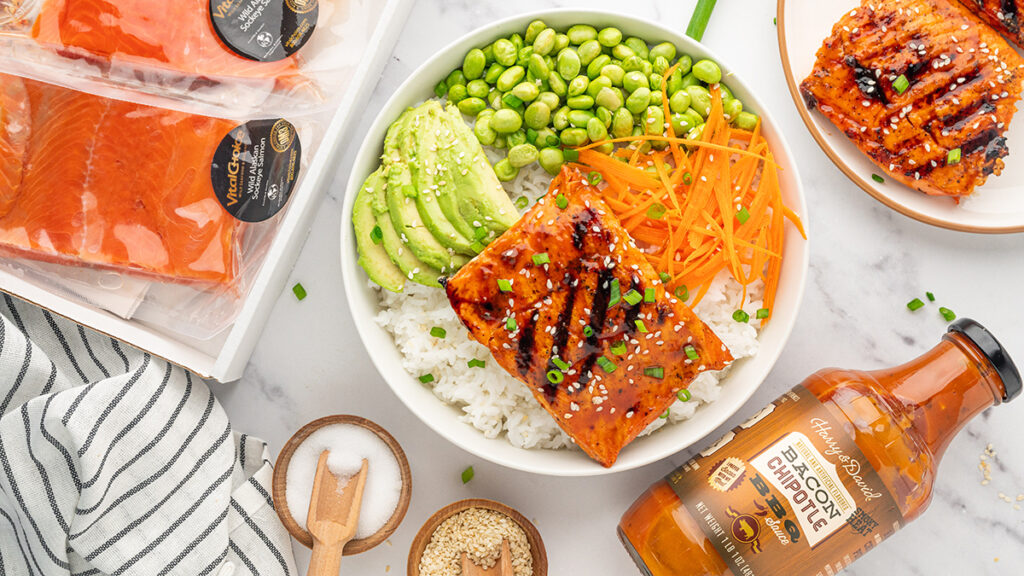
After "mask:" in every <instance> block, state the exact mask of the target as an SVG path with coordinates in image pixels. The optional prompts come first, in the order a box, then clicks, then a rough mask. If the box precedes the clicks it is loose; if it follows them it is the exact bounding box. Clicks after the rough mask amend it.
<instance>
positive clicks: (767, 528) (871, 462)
mask: <svg viewBox="0 0 1024 576" xmlns="http://www.w3.org/2000/svg"><path fill="white" fill-rule="evenodd" d="M1020 393H1021V377H1020V374H1019V372H1018V371H1017V368H1016V367H1015V366H1014V364H1013V362H1012V360H1010V358H1009V355H1008V354H1007V353H1006V350H1005V349H1004V348H1003V347H1002V346H1001V345H1000V344H999V342H998V341H996V339H995V338H994V337H993V336H992V335H991V334H990V333H989V332H988V331H987V330H986V329H985V328H984V327H982V326H981V325H980V324H978V323H977V322H974V321H973V320H969V319H962V320H959V321H957V322H955V323H954V324H953V325H952V326H951V327H950V329H949V332H948V333H947V334H946V335H945V336H944V337H943V339H942V341H941V342H940V343H939V344H938V345H937V346H936V347H935V348H933V349H931V350H930V351H928V352H926V353H925V354H923V355H922V356H920V357H919V358H916V359H914V360H912V361H910V362H908V363H906V364H904V365H902V366H897V367H895V368H892V369H887V370H878V371H872V372H863V371H854V370H837V369H827V370H822V371H820V372H818V373H816V374H814V375H812V376H811V377H810V378H808V379H807V380H805V381H804V382H803V383H801V384H800V385H799V386H797V387H796V388H794V389H793V390H792V391H791V392H789V393H787V394H785V395H783V396H782V397H781V398H780V399H779V400H777V401H776V402H775V403H773V404H771V405H769V406H768V407H766V408H765V409H764V410H762V411H761V412H759V413H758V414H757V415H755V416H754V417H753V418H751V419H750V420H748V421H747V422H746V423H744V424H743V425H741V426H740V427H738V428H736V429H734V430H733V431H732V432H730V433H728V434H727V435H726V436H725V438H723V439H722V440H720V441H719V442H717V443H716V444H715V445H713V446H712V447H710V448H709V449H707V450H705V451H704V452H702V453H700V454H698V455H697V456H696V457H694V458H693V459H692V460H690V461H689V462H687V464H685V465H684V466H682V467H680V468H679V469H677V470H676V471H674V472H673V473H671V474H669V475H668V476H667V477H666V478H665V479H664V480H662V481H660V482H658V483H656V484H654V485H653V486H652V487H651V488H650V489H649V490H648V491H647V492H646V493H644V494H643V495H642V496H641V497H640V498H639V499H638V500H637V501H636V502H635V503H634V504H633V506H632V507H631V508H630V509H629V510H628V511H627V512H626V514H625V515H624V516H623V517H622V520H621V522H620V523H619V536H620V538H621V540H622V542H623V544H624V545H625V547H626V549H627V551H628V552H629V553H630V554H631V555H632V557H633V559H634V560H635V561H636V563H637V565H638V567H639V568H640V570H641V572H642V573H644V574H646V575H647V576H711V575H714V576H720V575H734V576H742V575H751V576H771V575H775V574H778V575H785V576H803V575H807V576H814V575H818V574H828V575H831V574H834V573H836V572H838V571H839V570H841V569H842V568H844V567H846V566H847V565H849V564H850V563H851V562H853V561H855V560H856V559H857V558H859V557H860V556H861V555H863V554H864V553H866V552H868V551H869V550H871V549H872V548H873V547H874V546H876V545H877V544H878V543H880V542H881V541H882V540H883V539H885V538H886V537H888V536H889V535H891V534H892V533H893V532H895V531H896V530H898V529H899V528H900V527H901V526H903V525H904V524H906V523H907V522H909V521H911V520H914V519H915V518H917V517H918V516H920V514H921V513H922V512H923V511H924V510H925V508H927V507H928V504H929V502H930V501H931V497H932V488H933V484H934V480H935V473H936V469H937V467H938V464H939V461H940V460H941V458H942V455H943V453H944V452H945V450H946V447H947V446H948V445H949V443H950V441H951V440H952V439H953V437H954V436H956V434H957V432H959V431H960V429H961V428H963V426H964V425H965V424H966V423H967V422H968V421H969V420H971V419H972V418H973V417H974V416H976V415H978V414H979V413H981V412H982V411H984V410H985V409H986V408H988V407H990V406H993V405H998V404H1000V403H1002V402H1006V401H1009V400H1011V399H1013V398H1015V397H1017V396H1018V395H1020Z"/></svg>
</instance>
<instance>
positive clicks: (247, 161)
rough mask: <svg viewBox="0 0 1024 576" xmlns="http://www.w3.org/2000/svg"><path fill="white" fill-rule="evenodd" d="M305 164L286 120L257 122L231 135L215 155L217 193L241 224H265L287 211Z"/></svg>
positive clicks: (230, 133) (239, 127)
mask: <svg viewBox="0 0 1024 576" xmlns="http://www.w3.org/2000/svg"><path fill="white" fill-rule="evenodd" d="M301 159H302V144H301V143H300V142H299V136H298V133H297V132H296V130H295V126H293V125H292V124H291V123H290V122H288V121H287V120H282V119H277V120H253V121H251V122H247V123H245V124H243V125H241V126H238V127H237V128H235V129H234V130H232V131H231V132H229V133H228V135H227V136H225V137H224V140H222V141H221V143H220V145H219V146H218V147H217V151H216V152H215V153H214V156H213V165H212V168H211V178H212V179H213V189H214V192H216V194H217V199H218V200H219V201H220V203H221V205H223V206H224V209H225V210H227V211H228V213H229V214H231V215H232V216H234V217H235V218H237V219H239V220H241V221H243V222H262V221H264V220H267V219H268V218H271V217H272V216H274V215H275V214H277V213H278V212H280V211H281V209H282V208H284V206H285V204H286V203H287V202H288V197H289V196H291V193H292V189H293V188H295V181H296V179H297V178H298V176H299V162H300V160H301Z"/></svg>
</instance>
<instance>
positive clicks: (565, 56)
mask: <svg viewBox="0 0 1024 576" xmlns="http://www.w3.org/2000/svg"><path fill="white" fill-rule="evenodd" d="M582 66H583V63H582V62H581V61H580V55H579V54H577V53H576V51H575V50H573V49H572V48H565V49H564V50H562V51H561V52H559V53H558V61H557V63H556V68H557V69H558V74H559V76H561V77H562V78H563V79H564V80H565V81H566V82H568V81H570V80H573V79H574V78H576V77H577V76H578V75H579V73H580V68H581V67H582Z"/></svg>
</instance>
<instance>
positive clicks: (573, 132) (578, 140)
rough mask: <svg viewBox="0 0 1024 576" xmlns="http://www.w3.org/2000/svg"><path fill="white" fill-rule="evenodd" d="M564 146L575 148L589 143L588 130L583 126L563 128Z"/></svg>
mask: <svg viewBox="0 0 1024 576" xmlns="http://www.w3.org/2000/svg"><path fill="white" fill-rule="evenodd" d="M561 138H562V146H569V147H570V148H575V147H576V146H583V145H584V144H586V143H587V131H586V130H585V129H583V128H566V129H565V130H562V135H561Z"/></svg>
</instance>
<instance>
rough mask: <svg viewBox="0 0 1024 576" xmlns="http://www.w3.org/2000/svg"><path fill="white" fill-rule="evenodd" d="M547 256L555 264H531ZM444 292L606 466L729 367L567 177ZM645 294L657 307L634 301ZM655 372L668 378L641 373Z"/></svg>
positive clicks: (711, 338) (575, 175)
mask: <svg viewBox="0 0 1024 576" xmlns="http://www.w3.org/2000/svg"><path fill="white" fill-rule="evenodd" d="M559 195H564V196H565V198H566V200H567V202H568V204H567V206H566V207H565V208H564V209H561V208H559V207H558V206H557V204H556V198H557V197H558V196H559ZM542 254H546V255H547V259H549V260H550V262H548V263H540V264H538V261H539V262H543V260H544V258H543V256H540V258H539V260H538V261H535V260H534V257H535V256H538V255H542ZM499 281H502V282H504V281H510V282H511V287H510V289H509V290H508V291H502V289H501V288H500V286H499ZM616 283H617V284H618V287H619V290H618V295H616V290H615V284H616ZM445 286H446V290H447V294H448V298H449V300H450V302H451V304H452V306H453V308H454V309H455V312H456V313H457V314H458V316H459V318H460V319H461V320H462V322H463V323H464V324H465V325H466V327H467V328H468V329H469V332H470V334H471V335H472V336H473V338H474V339H476V340H477V341H479V342H481V343H482V344H484V345H485V346H487V347H488V348H490V350H491V352H492V353H493V355H494V357H495V359H496V360H497V362H498V363H499V364H500V365H501V366H502V367H503V368H504V369H505V370H507V371H508V372H509V373H510V374H512V375H513V376H515V377H516V378H518V379H520V380H522V381H523V382H524V383H526V385H527V386H528V387H529V388H530V390H531V391H532V392H533V395H534V397H535V398H536V399H537V401H538V402H540V404H541V405H542V406H543V407H544V408H545V409H546V410H547V411H548V412H549V413H551V415H552V416H553V417H554V419H555V421H556V422H558V424H559V426H561V427H562V429H563V430H565V431H566V433H568V434H569V436H571V437H572V439H573V441H575V443H576V444H577V445H578V446H579V447H580V448H582V449H583V450H584V451H585V452H586V453H587V454H588V455H590V457H591V458H593V459H594V460H596V461H598V462H599V463H601V464H602V465H604V466H611V465H612V464H614V463H615V461H616V459H617V458H618V455H619V452H620V451H621V450H622V449H623V447H624V446H626V445H627V444H628V443H629V442H631V441H632V440H633V439H634V438H636V436H637V435H639V434H640V433H641V432H642V431H643V430H644V429H645V428H647V426H648V425H649V424H650V423H651V422H652V421H654V420H655V419H656V418H658V417H659V416H660V415H661V414H663V413H664V412H665V410H666V409H667V408H668V407H669V406H670V405H671V404H672V403H673V402H674V401H675V399H676V393H677V392H678V391H679V390H682V389H684V388H686V387H687V386H688V385H689V384H690V382H691V381H692V380H693V379H694V378H695V377H696V376H697V375H699V374H700V373H701V372H702V371H705V370H719V369H721V368H723V367H725V366H726V365H728V364H729V363H730V362H731V361H732V356H731V355H730V354H729V352H728V351H727V349H726V348H725V346H724V345H723V344H722V342H721V341H720V340H719V339H718V337H717V336H715V334H714V333H713V332H712V331H711V329H710V328H708V327H707V326H706V325H705V324H704V323H703V322H702V321H701V320H700V319H699V318H697V316H696V315H695V314H694V313H693V312H692V311H691V310H690V309H689V308H688V307H687V306H686V305H685V304H684V303H682V302H680V301H679V300H678V299H676V298H674V297H672V296H671V295H669V294H666V292H665V290H664V286H663V285H662V284H661V282H660V280H659V279H658V274H657V273H656V272H655V271H654V269H653V268H652V267H651V265H650V264H649V263H648V262H647V259H646V258H644V256H643V254H642V253H641V252H640V250H639V249H637V248H636V246H635V245H634V243H633V241H632V239H631V238H630V237H629V235H628V233H627V232H626V231H625V229H624V228H622V226H621V224H620V223H619V222H618V220H617V219H616V218H615V216H614V215H613V214H612V212H611V210H610V209H609V208H608V207H607V206H606V205H605V204H604V202H603V201H602V200H601V194H600V192H599V191H598V190H596V189H594V188H592V187H591V186H590V185H589V184H587V182H586V181H585V179H584V177H583V176H582V175H581V174H580V173H579V172H578V171H575V170H571V169H569V168H565V169H563V171H562V173H561V174H560V175H559V176H558V177H557V178H556V179H555V180H554V181H553V182H552V184H551V189H550V191H549V193H548V194H547V195H546V196H545V197H544V198H542V199H541V200H540V201H538V202H537V204H536V205H535V206H534V207H533V208H532V209H531V210H530V211H529V212H527V213H526V215H524V216H523V217H522V219H521V220H520V221H519V222H518V223H517V224H516V225H515V226H513V227H512V228H511V229H509V230H508V231H507V232H506V233H504V234H503V235H501V236H500V237H499V238H498V239H496V240H495V241H494V242H492V243H491V244H490V245H489V246H488V247H487V248H486V250H484V251H483V252H482V253H480V254H479V255H478V256H477V257H476V258H474V259H473V260H472V261H470V262H469V264H467V265H466V266H464V267H463V268H462V269H461V270H459V272H458V273H457V274H455V275H454V276H453V277H451V278H450V279H448V280H447V281H446V282H445ZM648 288H652V289H654V292H655V298H654V302H646V301H644V300H643V299H641V300H640V301H639V302H636V303H635V304H631V303H630V302H629V301H628V300H630V299H633V297H634V296H636V295H639V296H643V295H645V291H646V290H647V289H648ZM631 290H632V291H635V294H634V293H631V292H630V291H631ZM627 294H629V297H627V296H626V295H627ZM616 300H617V302H616ZM687 346H692V347H693V350H692V352H693V354H694V355H696V356H697V359H696V360H694V359H691V358H690V357H689V356H688V355H687V353H686V348H687ZM654 368H658V369H661V370H662V371H663V374H660V376H661V377H660V378H659V377H657V375H652V373H647V374H645V369H654Z"/></svg>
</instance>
